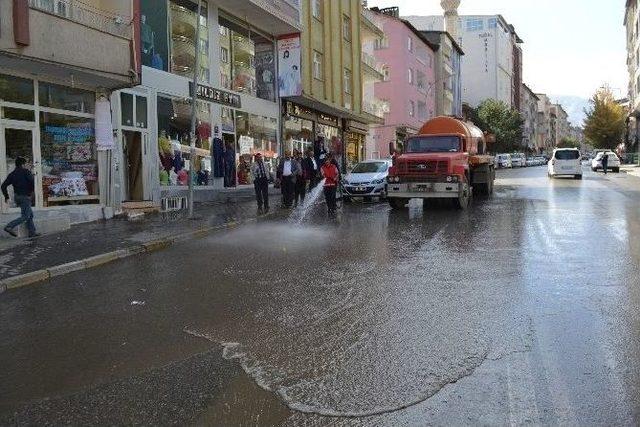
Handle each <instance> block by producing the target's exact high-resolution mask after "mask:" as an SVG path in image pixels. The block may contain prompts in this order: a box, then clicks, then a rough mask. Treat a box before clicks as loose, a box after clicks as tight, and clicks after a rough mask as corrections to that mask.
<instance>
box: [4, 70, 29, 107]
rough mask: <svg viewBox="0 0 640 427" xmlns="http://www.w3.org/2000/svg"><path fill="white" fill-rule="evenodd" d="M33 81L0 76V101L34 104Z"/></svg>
mask: <svg viewBox="0 0 640 427" xmlns="http://www.w3.org/2000/svg"><path fill="white" fill-rule="evenodd" d="M34 99H35V96H34V90H33V80H29V79H23V78H20V77H14V76H6V75H4V74H0V101H5V102H15V103H18V104H29V105H33V104H34Z"/></svg>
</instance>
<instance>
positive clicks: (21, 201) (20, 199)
mask: <svg viewBox="0 0 640 427" xmlns="http://www.w3.org/2000/svg"><path fill="white" fill-rule="evenodd" d="M26 162H27V161H26V160H25V159H24V157H18V158H17V159H16V168H15V169H14V170H13V172H11V173H10V174H9V176H7V179H5V180H4V182H3V183H2V194H3V195H4V201H5V202H6V203H9V193H8V192H7V187H9V186H10V185H13V193H14V196H13V198H14V201H15V202H16V206H18V207H19V208H20V218H17V219H14V220H13V221H11V222H10V223H9V224H7V226H6V227H5V228H4V231H6V232H7V233H9V234H11V235H12V236H13V237H17V236H18V235H17V234H16V232H15V231H13V229H14V228H16V227H17V226H19V225H20V224H22V223H23V222H26V223H27V230H28V231H29V237H36V236H38V234H37V233H36V226H35V225H34V223H33V211H32V210H31V196H32V195H33V188H34V187H33V175H32V174H31V171H29V170H28V169H26V168H25V167H24V165H25V163H26Z"/></svg>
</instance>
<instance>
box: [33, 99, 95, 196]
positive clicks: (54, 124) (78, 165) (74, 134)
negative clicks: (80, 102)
mask: <svg viewBox="0 0 640 427" xmlns="http://www.w3.org/2000/svg"><path fill="white" fill-rule="evenodd" d="M40 150H41V156H42V192H43V202H44V206H54V205H65V204H76V203H80V202H82V203H99V201H100V198H99V189H98V156H97V149H96V144H95V130H94V121H93V119H88V118H83V117H73V116H67V115H62V114H52V113H45V112H41V113H40Z"/></svg>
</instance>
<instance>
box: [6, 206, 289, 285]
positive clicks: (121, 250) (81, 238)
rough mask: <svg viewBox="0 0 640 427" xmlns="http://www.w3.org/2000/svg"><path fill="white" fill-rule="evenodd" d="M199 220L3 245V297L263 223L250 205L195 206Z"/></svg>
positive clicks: (95, 228)
mask: <svg viewBox="0 0 640 427" xmlns="http://www.w3.org/2000/svg"><path fill="white" fill-rule="evenodd" d="M271 200H272V206H273V208H274V209H273V211H275V212H276V215H277V210H278V209H277V207H278V206H279V205H280V203H279V200H278V198H277V197H276V196H272V198H271ZM273 211H272V212H273ZM195 214H196V216H197V219H189V218H187V212H186V211H179V212H168V213H156V214H150V215H146V216H145V217H143V218H142V219H139V220H136V221H130V220H127V219H124V218H122V219H121V218H115V219H111V220H106V221H105V220H103V221H97V222H92V223H85V224H79V225H75V226H72V227H71V229H69V230H66V231H64V232H60V233H56V234H50V235H44V236H42V237H39V238H36V239H33V240H23V239H13V240H6V241H3V242H2V243H1V244H0V288H2V289H0V292H2V291H3V290H5V289H10V288H13V287H19V286H24V285H27V284H31V283H35V282H39V281H42V280H46V279H48V278H49V277H52V276H55V275H59V274H66V273H68V272H71V271H76V270H80V269H84V268H88V267H91V266H95V265H100V264H104V263H107V262H111V261H114V260H115V259H118V258H124V257H126V256H131V255H134V254H136V253H142V252H145V251H153V250H158V249H162V248H164V247H167V246H169V245H171V244H172V243H174V242H175V241H178V240H183V239H185V238H194V237H198V236H202V235H205V234H206V233H208V232H211V231H213V230H215V229H222V228H226V227H231V226H234V225H237V224H240V223H243V222H249V221H255V220H256V219H257V217H258V215H257V209H256V204H255V201H253V200H250V199H249V200H247V199H245V200H237V201H235V202H214V203H201V204H196V206H195ZM271 215H273V213H272V214H271ZM79 263H80V264H81V265H80V264H79ZM30 276H31V277H30ZM25 277H26V280H25Z"/></svg>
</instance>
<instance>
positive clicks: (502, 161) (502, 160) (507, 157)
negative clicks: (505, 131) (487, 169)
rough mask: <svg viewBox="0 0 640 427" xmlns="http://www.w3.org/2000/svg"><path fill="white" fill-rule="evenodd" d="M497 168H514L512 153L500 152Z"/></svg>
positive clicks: (496, 161)
mask: <svg viewBox="0 0 640 427" xmlns="http://www.w3.org/2000/svg"><path fill="white" fill-rule="evenodd" d="M495 167H496V168H499V169H500V168H512V167H513V164H512V163H511V154H498V155H497V156H496V159H495Z"/></svg>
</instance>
